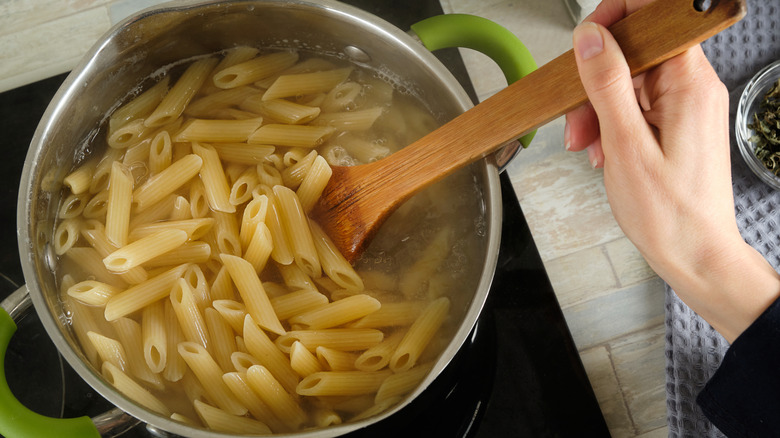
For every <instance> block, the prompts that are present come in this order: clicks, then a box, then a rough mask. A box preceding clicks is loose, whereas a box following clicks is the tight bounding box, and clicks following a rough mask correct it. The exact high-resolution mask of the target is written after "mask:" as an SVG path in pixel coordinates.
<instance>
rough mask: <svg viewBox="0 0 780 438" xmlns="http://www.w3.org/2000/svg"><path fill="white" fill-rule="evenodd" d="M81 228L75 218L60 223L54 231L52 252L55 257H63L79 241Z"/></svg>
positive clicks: (79, 222) (79, 221)
mask: <svg viewBox="0 0 780 438" xmlns="http://www.w3.org/2000/svg"><path fill="white" fill-rule="evenodd" d="M81 226H82V225H81V220H79V219H76V218H73V219H65V220H64V221H62V222H60V224H59V225H58V226H57V229H56V230H54V252H55V253H56V254H57V255H63V254H65V253H66V252H68V250H70V249H71V248H73V246H74V245H75V244H76V242H77V241H78V239H79V233H80V231H81Z"/></svg>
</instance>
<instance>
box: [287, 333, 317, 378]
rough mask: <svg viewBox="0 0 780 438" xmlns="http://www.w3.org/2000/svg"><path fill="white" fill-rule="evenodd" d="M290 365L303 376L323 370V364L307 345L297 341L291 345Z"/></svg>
mask: <svg viewBox="0 0 780 438" xmlns="http://www.w3.org/2000/svg"><path fill="white" fill-rule="evenodd" d="M290 366H291V367H292V369H293V370H295V372H296V373H298V375H299V376H301V377H306V376H308V375H309V374H313V373H316V372H319V371H322V364H321V363H320V361H319V360H318V359H317V357H316V356H314V355H313V354H312V353H311V351H309V350H307V349H306V347H305V346H304V345H303V344H301V343H300V341H295V342H293V344H292V347H290Z"/></svg>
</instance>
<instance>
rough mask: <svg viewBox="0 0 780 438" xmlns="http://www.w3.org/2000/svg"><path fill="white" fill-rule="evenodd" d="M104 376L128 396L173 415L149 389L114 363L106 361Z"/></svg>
mask: <svg viewBox="0 0 780 438" xmlns="http://www.w3.org/2000/svg"><path fill="white" fill-rule="evenodd" d="M101 372H102V374H103V377H105V379H106V380H107V381H108V383H110V384H111V385H113V386H114V387H115V388H116V389H117V390H118V391H119V392H121V393H122V394H124V395H125V396H127V398H129V399H131V400H133V401H135V402H136V403H139V404H141V405H143V406H145V407H147V408H149V409H151V410H152V411H155V412H157V413H158V414H160V415H163V416H166V417H167V416H169V415H171V412H170V411H169V410H168V408H167V407H166V406H165V404H164V403H163V402H162V401H160V399H158V398H157V397H155V396H154V395H152V393H151V392H149V390H147V389H146V388H144V387H143V386H141V385H139V384H138V383H137V382H136V381H134V380H133V379H132V378H131V377H130V376H128V375H127V374H125V373H124V372H123V371H122V370H121V369H120V368H119V367H117V366H115V365H114V364H112V363H109V362H104V363H103V368H102V371H101Z"/></svg>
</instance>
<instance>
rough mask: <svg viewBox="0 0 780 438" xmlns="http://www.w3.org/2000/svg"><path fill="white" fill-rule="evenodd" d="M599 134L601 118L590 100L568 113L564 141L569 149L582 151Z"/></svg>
mask: <svg viewBox="0 0 780 438" xmlns="http://www.w3.org/2000/svg"><path fill="white" fill-rule="evenodd" d="M598 136H599V119H598V117H596V112H595V111H593V106H591V105H590V103H589V102H588V103H586V104H584V105H582V106H579V107H577V108H576V109H574V110H572V111H569V112H568V113H567V114H566V128H565V129H564V134H563V141H564V145H565V146H566V150H567V151H581V150H583V149H585V148H586V147H588V146H589V145H590V144H591V143H593V142H594V141H595V140H596V139H597V138H598Z"/></svg>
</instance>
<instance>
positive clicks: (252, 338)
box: [244, 315, 298, 393]
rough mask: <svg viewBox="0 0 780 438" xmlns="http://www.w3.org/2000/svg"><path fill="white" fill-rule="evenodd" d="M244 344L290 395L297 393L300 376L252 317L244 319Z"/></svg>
mask: <svg viewBox="0 0 780 438" xmlns="http://www.w3.org/2000/svg"><path fill="white" fill-rule="evenodd" d="M244 344H245V345H246V349H247V351H248V352H249V354H251V355H252V356H254V357H255V358H257V360H258V361H259V362H260V364H262V365H263V366H264V367H265V368H268V370H269V371H270V372H271V374H273V375H274V378H275V379H276V380H277V381H278V382H279V383H280V384H281V385H282V386H283V387H284V388H285V389H286V390H287V391H289V392H290V393H294V392H295V386H296V385H297V384H298V375H297V374H296V373H295V371H293V369H292V366H290V359H289V358H288V357H287V356H285V355H284V354H283V353H282V352H281V351H279V349H278V348H276V345H275V344H274V343H273V342H272V341H271V339H270V338H269V337H268V335H267V334H266V333H265V332H264V331H263V330H261V329H260V326H258V324H257V321H255V320H254V319H253V318H252V316H251V315H246V317H245V318H244Z"/></svg>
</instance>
